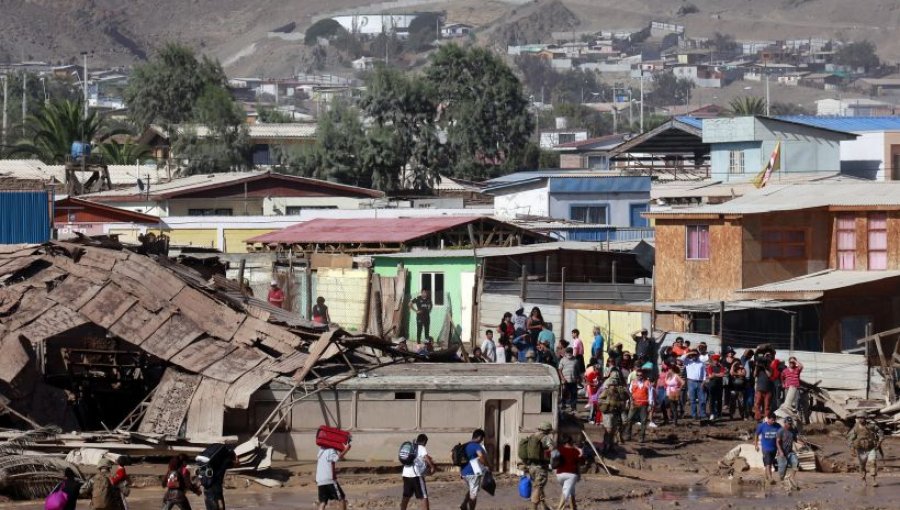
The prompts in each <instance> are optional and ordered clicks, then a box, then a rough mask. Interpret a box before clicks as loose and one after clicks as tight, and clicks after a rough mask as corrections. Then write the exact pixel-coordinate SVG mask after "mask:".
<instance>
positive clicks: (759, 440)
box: [754, 412, 781, 485]
mask: <svg viewBox="0 0 900 510" xmlns="http://www.w3.org/2000/svg"><path fill="white" fill-rule="evenodd" d="M779 430H781V425H779V424H778V422H776V421H775V413H772V412H770V413H769V414H767V415H766V419H765V421H763V422H762V423H760V424H759V425H757V426H756V433H755V434H754V436H756V451H762V458H763V469H764V471H765V473H766V483H767V484H769V485H771V484H774V483H775V480H774V479H773V478H772V470H773V469H775V466H776V464H775V458H776V457H777V456H778V440H777V438H778V431H779Z"/></svg>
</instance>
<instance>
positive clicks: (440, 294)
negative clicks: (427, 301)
mask: <svg viewBox="0 0 900 510" xmlns="http://www.w3.org/2000/svg"><path fill="white" fill-rule="evenodd" d="M421 283H422V285H421V287H419V288H420V289H422V290H427V291H428V294H429V295H430V296H431V302H432V303H433V304H434V306H444V273H422V282H421Z"/></svg>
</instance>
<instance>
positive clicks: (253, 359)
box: [203, 347, 267, 383]
mask: <svg viewBox="0 0 900 510" xmlns="http://www.w3.org/2000/svg"><path fill="white" fill-rule="evenodd" d="M265 359H267V358H266V356H265V355H264V354H263V353H261V352H260V351H257V350H256V349H249V348H247V347H240V348H238V349H235V350H234V351H233V352H231V353H230V354H228V355H227V356H225V357H224V358H222V359H220V360H219V361H217V362H215V363H213V364H212V365H210V366H209V368H207V369H206V370H204V371H203V375H205V376H206V377H212V378H213V379H218V380H220V381H225V382H227V383H233V382H234V381H237V380H238V379H239V378H240V377H241V376H242V375H244V374H246V373H247V372H249V371H250V370H252V369H253V368H254V367H256V366H257V365H259V364H260V363H262V362H263V361H264V360H265Z"/></svg>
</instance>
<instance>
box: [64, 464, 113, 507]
mask: <svg viewBox="0 0 900 510" xmlns="http://www.w3.org/2000/svg"><path fill="white" fill-rule="evenodd" d="M112 465H113V463H112V462H111V461H110V460H109V459H106V458H103V459H100V462H99V463H98V464H97V468H98V469H99V471H98V472H97V474H96V475H94V476H92V477H91V479H90V480H88V481H87V482H86V483H85V484H84V485H82V486H81V490H80V491H79V492H80V493H81V494H83V495H90V497H91V508H92V509H93V510H120V508H121V499H120V498H118V497H116V496H115V488H114V487H113V484H112V482H110V480H109V476H110V469H111V468H112ZM73 501H74V500H73ZM67 503H68V501H67Z"/></svg>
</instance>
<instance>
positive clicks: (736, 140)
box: [703, 117, 856, 181]
mask: <svg viewBox="0 0 900 510" xmlns="http://www.w3.org/2000/svg"><path fill="white" fill-rule="evenodd" d="M855 138H856V135H854V134H852V133H846V132H844V131H837V130H833V129H826V128H819V127H813V126H808V125H805V124H800V123H797V122H791V121H788V120H782V119H777V118H772V117H734V118H730V119H704V120H703V142H704V143H708V144H710V166H711V172H710V173H711V177H712V178H713V179H719V180H723V181H746V180H750V179H752V178H753V177H754V176H756V174H758V173H759V172H760V170H762V169H763V168H765V166H766V164H767V163H768V161H769V158H770V157H771V155H772V153H773V151H774V150H775V146H776V145H777V144H778V142H781V156H780V157H781V172H782V173H784V174H787V173H793V172H810V171H834V172H837V171H839V170H840V169H841V156H840V154H841V152H840V151H841V142H843V141H846V140H853V139H855Z"/></svg>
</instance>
